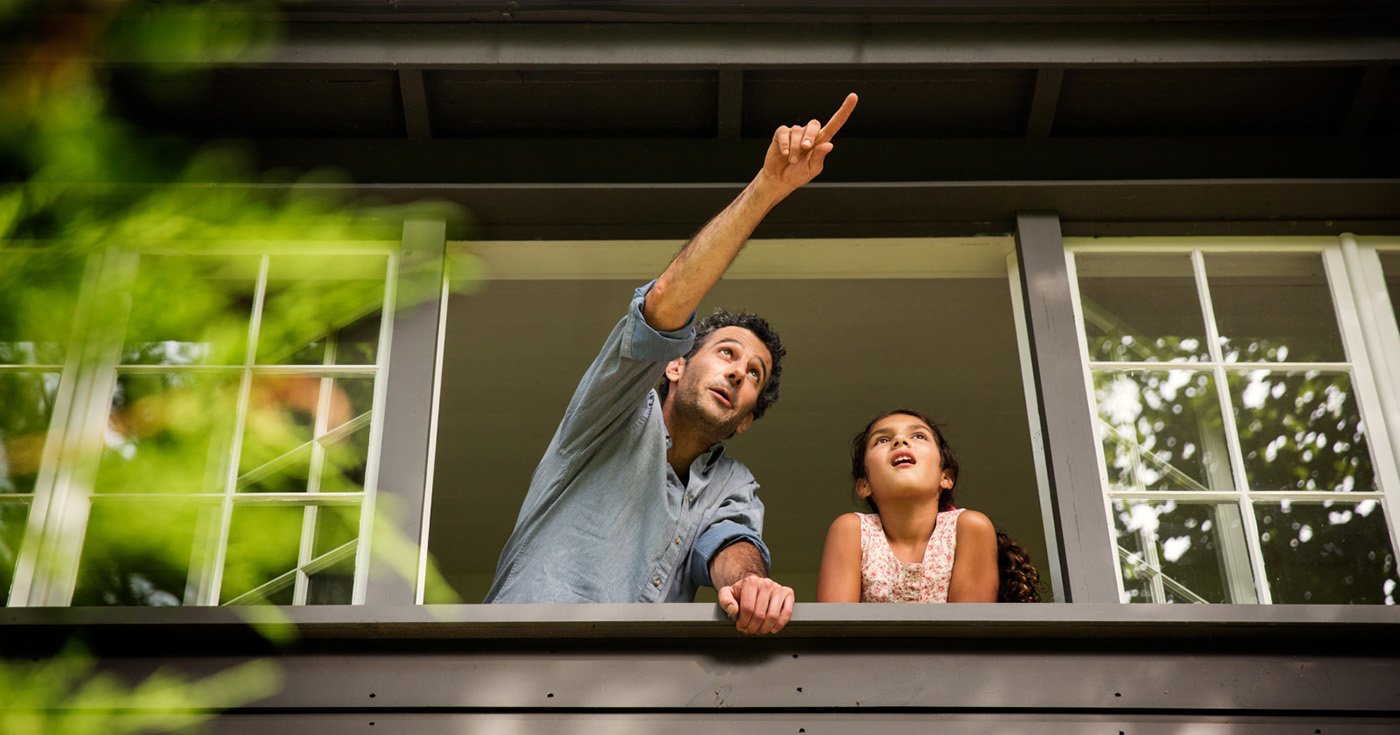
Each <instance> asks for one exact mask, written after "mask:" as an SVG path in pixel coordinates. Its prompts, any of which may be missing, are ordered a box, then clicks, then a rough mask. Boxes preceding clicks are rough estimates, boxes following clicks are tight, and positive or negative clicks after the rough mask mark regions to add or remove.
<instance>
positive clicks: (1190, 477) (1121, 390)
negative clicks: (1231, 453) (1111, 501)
mask: <svg viewBox="0 0 1400 735" xmlns="http://www.w3.org/2000/svg"><path fill="white" fill-rule="evenodd" d="M1094 393H1095V398H1096V400H1097V403H1098V412H1099V431H1100V434H1101V439H1102V441H1103V450H1104V460H1105V462H1106V463H1107V465H1108V484H1109V487H1110V489H1113V490H1232V489H1233V488H1234V483H1233V481H1232V479H1231V477H1230V465H1229V461H1228V459H1227V451H1226V447H1225V432H1224V428H1223V423H1222V422H1221V418H1220V406H1219V400H1218V398H1217V394H1216V390H1215V387H1214V380H1213V379H1212V378H1211V375H1210V373H1207V372H1200V371H1192V370H1171V371H1131V372H1129V371H1124V372H1114V371H1103V372H1100V371H1095V372H1094Z"/></svg>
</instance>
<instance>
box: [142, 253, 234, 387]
mask: <svg viewBox="0 0 1400 735" xmlns="http://www.w3.org/2000/svg"><path fill="white" fill-rule="evenodd" d="M258 262H259V261H258V259H257V258H255V257H251V256H229V257H206V256H188V255H180V256H173V255H172V256H162V255H146V256H142V257H141V262H140V264H139V265H138V266H137V274H136V280H135V282H134V283H133V285H132V292H131V318H130V321H129V322H128V326H127V332H126V343H125V346H124V348H123V351H122V362H123V363H125V364H138V365H194V364H206V365H239V364H242V363H243V361H244V359H245V358H246V351H247V348H246V347H245V345H247V342H248V319H249V316H250V312H251V310H252V304H253V292H254V288H255V286H256V285H257V275H258Z"/></svg>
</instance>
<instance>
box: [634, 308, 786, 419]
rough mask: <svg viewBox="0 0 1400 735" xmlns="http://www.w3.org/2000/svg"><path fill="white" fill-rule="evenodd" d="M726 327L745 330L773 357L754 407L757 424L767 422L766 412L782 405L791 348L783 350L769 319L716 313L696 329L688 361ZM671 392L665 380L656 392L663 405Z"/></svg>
mask: <svg viewBox="0 0 1400 735" xmlns="http://www.w3.org/2000/svg"><path fill="white" fill-rule="evenodd" d="M724 327H742V328H744V329H747V330H749V331H750V332H753V334H754V336H755V337H758V340H759V341H760V342H762V343H763V346H764V347H767V348H768V352H769V354H771V355H772V356H773V364H772V365H771V366H769V371H768V382H767V383H765V384H764V386H763V390H761V391H759V393H758V401H757V402H756V403H754V407H753V417H754V420H755V421H756V420H758V419H761V418H763V412H764V411H767V410H768V407H769V406H771V405H773V404H774V403H777V402H778V379H779V378H781V377H782V376H783V355H786V354H787V348H786V347H784V346H783V338H782V337H780V336H778V332H777V330H775V329H773V327H772V326H771V325H770V324H769V323H768V320H767V319H764V318H763V317H761V316H759V315H757V314H750V313H749V312H747V311H737V312H733V311H726V310H724V309H715V310H714V312H713V313H711V314H710V315H709V316H707V317H705V318H704V319H701V320H700V321H699V322H698V323H697V324H696V325H695V344H694V345H692V346H691V348H690V352H687V353H686V354H685V359H686V361H687V362H689V361H690V358H692V357H694V356H695V353H696V352H699V351H700V348H701V347H704V346H705V340H707V339H709V337H710V335H711V334H713V333H714V331H715V330H717V329H721V328H724ZM670 391H671V381H670V380H667V379H666V378H662V379H661V385H659V386H657V388H656V393H657V395H659V396H660V397H661V402H662V403H665V402H666V394H667V393H669V392H670Z"/></svg>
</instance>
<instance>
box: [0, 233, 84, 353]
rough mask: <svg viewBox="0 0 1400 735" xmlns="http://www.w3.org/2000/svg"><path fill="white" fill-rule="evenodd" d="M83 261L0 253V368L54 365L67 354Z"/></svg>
mask: <svg viewBox="0 0 1400 735" xmlns="http://www.w3.org/2000/svg"><path fill="white" fill-rule="evenodd" d="M83 266H84V259H83V258H81V257H77V256H70V255H60V254H53V253H0V365H59V364H62V363H63V361H64V356H65V355H66V354H67V344H68V340H69V337H70V332H72V330H73V316H74V306H75V304H76V303H77V294H78V285H79V284H80V283H81V282H82V277H83Z"/></svg>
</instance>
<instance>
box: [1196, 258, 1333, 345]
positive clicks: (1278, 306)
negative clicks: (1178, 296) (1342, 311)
mask: <svg viewBox="0 0 1400 735" xmlns="http://www.w3.org/2000/svg"><path fill="white" fill-rule="evenodd" d="M1205 261H1206V279H1207V280H1208V281H1209V283H1210V298H1211V303H1212V304H1213V305H1214V307H1215V323H1216V326H1217V327H1218V328H1219V330H1220V349H1221V352H1222V353H1223V357H1224V359H1225V361H1226V362H1285V361H1287V362H1342V361H1345V360H1346V355H1345V353H1344V352H1343V351H1342V339H1341V335H1340V333H1339V332H1338V330H1337V317H1336V315H1335V314H1334V313H1333V311H1332V295H1331V292H1330V291H1329V290H1328V287H1327V278H1326V274H1325V273H1324V271H1323V266H1322V256H1321V255H1319V254H1317V253H1267V254H1262V253H1259V254H1255V253H1248V254H1239V253H1207V254H1206V256H1205Z"/></svg>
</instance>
